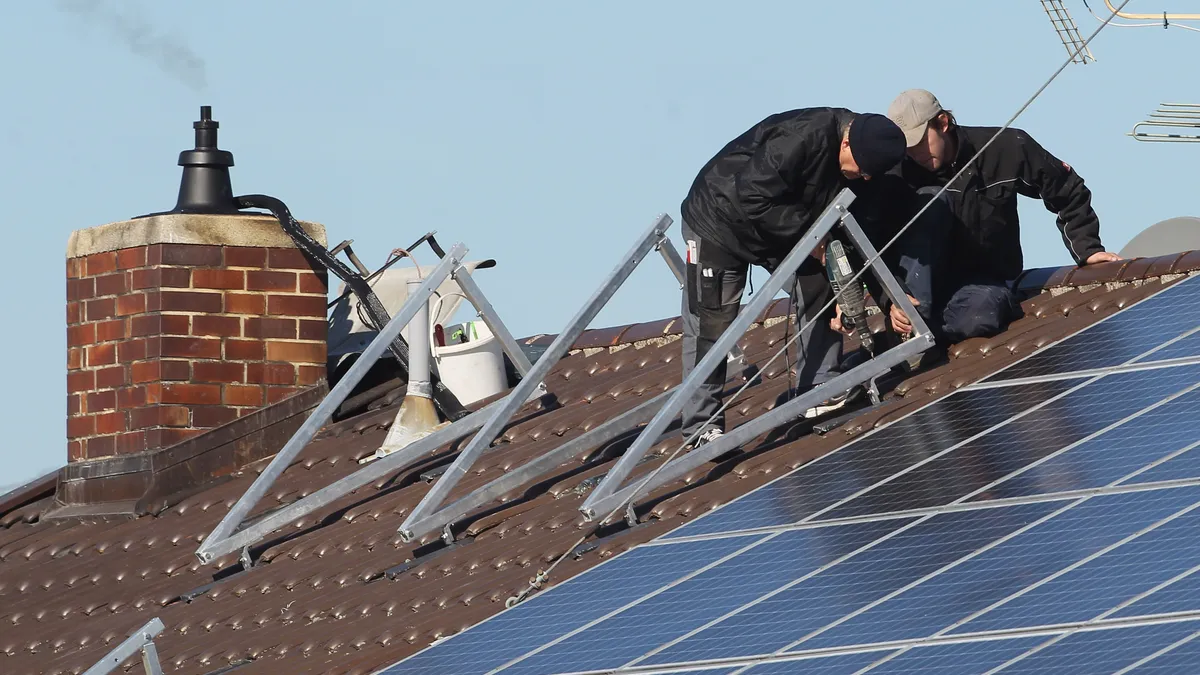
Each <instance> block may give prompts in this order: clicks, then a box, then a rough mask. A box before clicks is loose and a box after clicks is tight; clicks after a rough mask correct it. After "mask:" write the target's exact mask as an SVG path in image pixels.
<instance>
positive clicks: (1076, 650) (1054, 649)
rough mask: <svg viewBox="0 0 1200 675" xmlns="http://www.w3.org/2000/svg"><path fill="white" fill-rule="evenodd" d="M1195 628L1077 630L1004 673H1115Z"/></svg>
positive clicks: (1158, 626)
mask: <svg viewBox="0 0 1200 675" xmlns="http://www.w3.org/2000/svg"><path fill="white" fill-rule="evenodd" d="M1196 628H1197V624H1196V622H1183V623H1167V624H1153V625H1148V626H1132V627H1129V628H1116V629H1110V630H1096V631H1087V632H1077V633H1075V634H1073V635H1069V636H1067V637H1065V638H1063V637H1060V638H1054V639H1058V640H1059V641H1058V642H1055V643H1053V644H1049V645H1048V646H1046V647H1045V648H1044V649H1041V650H1039V651H1036V652H1032V653H1030V654H1029V655H1028V656H1025V657H1024V658H1021V660H1019V661H1016V662H1010V661H1005V662H1003V663H1010V665H1008V667H1006V668H1004V670H1003V671H1002V672H1004V673H1005V675H1021V674H1022V673H1112V672H1116V671H1118V670H1120V669H1121V668H1125V667H1127V666H1130V665H1132V664H1133V663H1135V662H1137V661H1139V660H1140V659H1143V658H1145V657H1147V656H1149V655H1151V654H1153V653H1154V652H1156V651H1158V650H1160V649H1163V648H1166V647H1169V646H1170V645H1171V644H1173V643H1174V642H1177V641H1178V640H1180V639H1182V638H1184V637H1186V636H1187V635H1188V634H1190V633H1192V632H1193V631H1195V630H1196ZM1046 642H1050V640H1047V641H1046ZM1043 644H1045V643H1043ZM1020 656H1021V655H1018V656H1017V657H1014V658H1020ZM872 672H874V671H872Z"/></svg>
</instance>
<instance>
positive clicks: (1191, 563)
mask: <svg viewBox="0 0 1200 675" xmlns="http://www.w3.org/2000/svg"><path fill="white" fill-rule="evenodd" d="M1164 492H1168V493H1171V494H1172V495H1173V496H1175V497H1177V498H1178V500H1179V503H1180V505H1181V508H1180V510H1179V511H1178V512H1176V513H1175V514H1172V515H1171V516H1168V517H1167V518H1165V519H1163V520H1160V521H1158V522H1156V523H1155V524H1154V525H1153V526H1152V527H1153V529H1150V530H1149V531H1146V532H1144V533H1142V534H1140V536H1137V537H1136V538H1134V539H1132V540H1130V541H1127V542H1125V543H1123V544H1121V545H1120V546H1117V547H1116V548H1113V549H1111V550H1108V551H1105V552H1104V554H1103V555H1100V556H1098V557H1096V558H1094V559H1091V560H1088V561H1087V562H1086V563H1084V564H1082V565H1079V566H1077V567H1074V568H1073V569H1069V571H1065V572H1064V573H1063V574H1061V575H1059V576H1057V577H1055V578H1054V579H1053V580H1051V581H1049V582H1047V583H1044V584H1041V585H1039V586H1037V587H1036V588H1031V589H1030V590H1029V591H1028V592H1026V593H1024V594H1022V595H1021V596H1020V597H1015V598H1012V599H1011V600H1009V601H1008V602H1006V603H1005V604H1003V605H1001V606H999V607H997V608H995V609H993V610H991V611H988V612H986V613H984V614H982V615H981V616H978V617H976V618H974V619H972V620H971V621H969V622H967V623H965V624H963V625H961V626H959V627H958V628H956V629H954V630H953V631H951V633H966V632H978V631H989V630H1007V629H1012V628H1019V627H1022V626H1031V625H1038V624H1043V625H1046V624H1057V623H1071V622H1075V621H1088V620H1091V619H1094V618H1096V617H1098V616H1101V615H1103V614H1104V613H1105V612H1109V611H1112V612H1113V613H1115V611H1119V609H1116V610H1114V608H1118V607H1119V606H1120V605H1122V604H1123V603H1130V602H1134V601H1136V600H1137V599H1138V598H1139V597H1140V596H1141V595H1142V594H1145V593H1150V592H1164V591H1165V592H1167V593H1171V591H1170V590H1167V588H1169V586H1168V587H1166V588H1159V585H1160V584H1167V583H1170V582H1173V581H1175V580H1177V578H1178V577H1180V576H1181V575H1184V574H1188V573H1190V572H1191V571H1192V570H1193V568H1194V567H1195V566H1196V565H1197V564H1198V563H1200V557H1197V555H1196V552H1197V542H1198V541H1200V511H1196V510H1194V509H1196V508H1197V507H1200V501H1196V499H1195V495H1194V494H1191V491H1190V490H1184V491H1179V490H1166V491H1164ZM1188 495H1190V497H1188Z"/></svg>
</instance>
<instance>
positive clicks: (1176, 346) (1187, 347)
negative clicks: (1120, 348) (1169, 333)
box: [1138, 331, 1200, 361]
mask: <svg viewBox="0 0 1200 675" xmlns="http://www.w3.org/2000/svg"><path fill="white" fill-rule="evenodd" d="M1189 357H1192V358H1194V357H1200V331H1196V332H1193V333H1191V334H1190V335H1185V336H1184V337H1182V338H1180V339H1179V340H1176V341H1175V342H1173V343H1171V344H1169V345H1167V346H1165V347H1163V348H1162V349H1159V350H1158V351H1156V352H1154V353H1152V354H1147V355H1146V356H1145V357H1143V358H1141V359H1138V360H1139V361H1169V360H1171V359H1186V358H1189Z"/></svg>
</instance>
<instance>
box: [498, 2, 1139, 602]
mask: <svg viewBox="0 0 1200 675" xmlns="http://www.w3.org/2000/svg"><path fill="white" fill-rule="evenodd" d="M1127 4H1129V0H1123V2H1121V5H1120V6H1119V7H1117V9H1116V10H1115V11H1114V12H1113V13H1112V15H1111V16H1109V17H1108V19H1107V20H1104V21H1103V23H1101V24H1100V26H1099V27H1097V28H1096V30H1095V31H1093V32H1092V34H1091V35H1090V36H1088V38H1087V39H1086V40H1084V41H1083V43H1082V44H1080V45H1079V47H1077V48H1076V49H1075V51H1074V52H1072V53H1071V55H1070V56H1068V57H1067V60H1066V61H1064V62H1063V64H1062V65H1061V66H1059V67H1058V69H1057V70H1055V71H1054V73H1053V74H1052V75H1050V77H1049V79H1047V80H1046V81H1045V82H1044V83H1042V85H1041V86H1040V87H1038V89H1037V91H1035V92H1034V93H1033V95H1032V96H1030V97H1029V99H1028V100H1026V101H1025V102H1024V103H1023V104H1022V105H1021V107H1020V108H1018V109H1017V111H1016V112H1015V113H1013V115H1012V117H1010V118H1009V119H1008V121H1007V122H1005V123H1004V126H1002V127H1000V128H999V129H997V130H996V133H994V134H993V135H992V137H991V138H989V139H988V141H987V142H986V143H984V144H983V146H982V147H980V148H979V150H978V151H976V153H975V155H974V156H972V157H971V159H969V160H967V161H966V162H965V163H963V166H962V167H961V168H960V169H959V170H958V172H957V173H955V174H954V176H952V177H951V178H950V179H949V180H948V181H946V184H945V185H943V186H942V188H941V189H940V190H938V192H937V193H936V194H935V195H934V196H933V197H932V198H931V199H930V200H929V201H928V202H926V203H925V205H924V206H922V207H921V208H920V210H918V211H917V213H916V214H915V215H913V216H912V218H910V219H909V221H908V222H907V223H905V224H904V226H903V227H901V228H900V229H899V230H898V231H897V232H896V234H895V235H894V236H893V237H892V238H891V239H890V240H889V241H888V242H887V243H886V244H885V245H884V246H883V247H882V248H880V249H879V250H878V251H876V253H875V256H874V257H872V258H871V259H869V260H865V261H864V263H863V266H862V269H860V270H859V271H857V272H856V273H855V274H854V275H853V276H851V277H850V279H849V280H847V281H846V285H847V286H848V285H849V284H853V283H855V282H857V281H858V279H859V278H860V277H861V276H862V275H863V274H865V273H866V271H867V270H868V269H870V268H871V265H872V264H873V263H874V262H875V261H876V260H879V259H880V258H881V257H882V256H883V254H884V252H885V251H887V250H888V249H889V248H891V246H892V245H893V244H895V243H896V241H897V240H898V239H899V238H900V237H901V236H902V235H903V234H904V232H905V231H907V230H908V228H909V227H912V225H913V223H915V222H916V221H917V219H918V218H920V217H921V216H922V215H924V213H925V211H927V210H928V209H929V207H930V206H932V205H933V203H934V202H936V201H937V200H938V199H940V198H941V196H942V195H943V194H945V193H946V191H947V190H948V189H949V188H950V186H951V185H953V184H954V182H955V181H957V180H958V179H959V178H960V177H961V176H962V175H963V173H965V172H966V170H967V168H969V167H970V166H971V165H972V164H973V163H974V162H975V160H977V159H979V157H980V155H982V154H983V153H984V152H985V151H986V150H987V149H988V148H989V147H991V145H992V143H994V142H995V141H996V139H997V138H999V137H1000V134H1002V133H1004V132H1005V131H1006V130H1007V129H1008V128H1009V127H1010V126H1012V124H1013V122H1015V121H1016V120H1017V118H1018V117H1020V116H1021V114H1022V113H1024V112H1025V110H1026V109H1027V108H1029V106H1030V105H1032V104H1033V102H1034V101H1036V100H1037V98H1038V97H1039V96H1041V95H1042V92H1044V91H1045V90H1046V88H1047V87H1049V86H1050V84H1051V83H1053V82H1054V80H1055V79H1057V78H1058V76H1059V75H1060V74H1062V72H1063V71H1064V70H1066V68H1067V66H1069V65H1071V64H1072V63H1074V62H1075V59H1076V58H1077V57H1078V56H1079V54H1081V53H1082V52H1083V50H1085V49H1087V46H1088V45H1089V44H1090V43H1091V42H1092V40H1094V39H1095V38H1096V36H1097V35H1099V34H1100V31H1102V30H1104V28H1105V27H1106V26H1108V25H1109V24H1110V23H1111V22H1112V20H1113V19H1114V18H1115V17H1116V16H1117V14H1118V13H1119V12H1120V11H1121V10H1122V9H1124V8H1125V5H1127ZM1089 9H1090V8H1089ZM836 302H837V295H836V294H834V295H833V296H832V297H831V298H830V300H829V301H828V302H826V303H825V305H824V306H822V307H821V309H820V310H819V311H818V312H816V313H815V314H813V317H814V318H813V319H811V320H809V321H808V322H806V323H804V324H803V325H802V326H800V328H799V329H798V330H797V331H796V335H794V336H793V337H792V338H791V339H789V340H787V341H786V342H785V343H784V345H783V347H782V348H780V349H779V350H778V351H776V352H775V354H774V355H773V356H772V357H771V358H770V359H769V360H768V361H767V363H766V364H765V365H763V366H762V367H761V368H760V369H759V370H760V371H761V372H766V370H767V369H768V368H769V367H770V366H771V364H772V363H774V362H775V360H776V359H778V358H779V357H780V356H781V355H785V354H787V352H788V349H789V348H790V347H791V345H792V343H793V342H795V341H796V339H797V338H799V337H800V336H801V335H803V334H804V332H805V330H807V329H809V328H810V327H812V325H813V324H814V323H815V322H817V321H819V320H820V317H822V316H824V315H825V313H826V312H827V311H828V310H829V309H830V308H831V307H832V306H833V304H834V303H836ZM792 309H793V311H794V310H795V308H794V307H793V308H792ZM796 323H798V324H799V323H800V317H799V315H797V318H796ZM757 379H758V378H749V379H747V381H746V383H745V384H743V385H742V386H741V387H740V388H739V389H738V390H737V392H735V393H734V395H733V396H730V397H728V399H727V400H726V401H725V403H724V404H722V405H721V407H720V408H718V409H717V412H715V413H713V414H712V415H711V416H710V417H709V418H708V420H707V421H706V422H705V423H704V424H702V425H699V427H698V428H697V430H696V431H694V432H692V434H691V435H690V436H689V437H688V438H687V439H686V440H684V442H683V443H681V444H680V445H679V447H677V448H676V449H675V450H674V451H673V452H671V454H670V455H668V456H667V458H666V459H664V460H663V461H662V462H661V463H660V464H659V465H658V466H657V467H655V469H654V470H653V471H651V472H649V473H648V474H647V475H646V476H645V477H644V478H643V479H642V480H641V482H640V483H639V484H638V486H637V488H636V489H634V490H633V491H632V492H631V493H630V495H629V497H628V498H627V499H625V500H624V501H622V502H621V503H620V504H618V505H617V506H616V507H615V508H613V510H612V511H610V512H609V513H608V515H606V516H605V517H604V518H602V519H601V520H600V521H599V522H598V523H597V525H596V528H594V529H593V530H592V531H591V532H588V533H586V534H584V535H582V536H581V537H579V539H578V540H577V541H576V542H575V543H574V544H572V545H571V546H569V547H567V549H566V550H565V551H563V553H562V555H560V556H559V557H558V558H556V559H555V560H554V562H553V563H551V564H550V566H549V567H548V568H547V569H546V570H545V571H542V570H539V571H538V573H537V575H536V576H535V577H534V578H533V579H531V580H530V581H529V585H528V586H527V587H526V588H525V589H524V590H522V591H521V592H519V593H518V594H517V595H514V596H512V597H510V598H508V600H507V601H506V602H505V606H507V607H513V606H515V605H516V604H518V603H520V602H522V601H523V600H525V598H527V597H529V594H530V593H532V592H533V591H535V590H538V589H540V588H541V587H542V586H543V585H544V584H545V582H546V580H547V579H548V578H549V577H550V574H551V573H552V572H553V571H554V569H555V568H556V567H558V565H559V564H560V563H562V561H563V560H565V559H566V557H567V556H568V555H570V554H571V551H574V550H575V549H576V548H578V547H579V546H580V545H582V544H583V543H584V542H585V541H586V540H587V538H588V537H589V536H590V535H591V534H592V532H594V531H595V530H596V529H599V528H600V527H603V526H604V525H606V524H608V523H609V521H610V520H611V519H612V517H613V516H615V515H617V514H618V513H620V512H621V511H622V510H624V509H626V508H628V506H629V504H630V503H631V502H632V501H633V500H635V499H637V498H638V497H639V496H640V494H641V491H642V490H643V489H644V488H645V487H646V485H648V484H649V483H650V481H652V480H654V478H655V476H657V475H658V473H659V472H660V471H662V470H663V469H664V468H665V467H666V466H668V465H669V464H670V463H671V461H672V460H673V459H674V458H675V457H676V456H677V455H678V454H679V453H680V452H682V451H683V450H684V449H685V448H687V447H688V446H689V445H690V444H691V443H692V442H693V441H695V439H696V438H697V437H698V436H699V435H700V433H701V431H702V430H703V429H704V428H705V427H707V426H708V425H709V424H711V423H712V422H713V420H715V419H717V417H719V416H720V415H721V414H722V413H724V412H725V411H726V410H727V409H728V408H729V407H730V406H731V405H733V403H734V402H736V401H737V398H738V397H739V396H741V394H742V393H743V392H744V391H746V389H747V388H748V387H750V386H751V385H752V384H754V382H755V381H756V380H757Z"/></svg>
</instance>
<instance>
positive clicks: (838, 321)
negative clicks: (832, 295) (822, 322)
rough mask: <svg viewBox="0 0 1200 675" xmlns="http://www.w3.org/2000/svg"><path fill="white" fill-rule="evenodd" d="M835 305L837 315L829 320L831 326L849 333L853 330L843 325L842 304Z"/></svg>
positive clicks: (843, 332)
mask: <svg viewBox="0 0 1200 675" xmlns="http://www.w3.org/2000/svg"><path fill="white" fill-rule="evenodd" d="M834 307H835V308H836V309H837V315H836V316H834V317H833V318H832V319H830V320H829V327H830V328H832V329H834V330H835V331H837V332H839V333H842V334H845V335H849V334H850V333H851V332H852V331H851V330H850V329H849V328H846V327H845V326H844V325H842V306H841V305H834Z"/></svg>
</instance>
